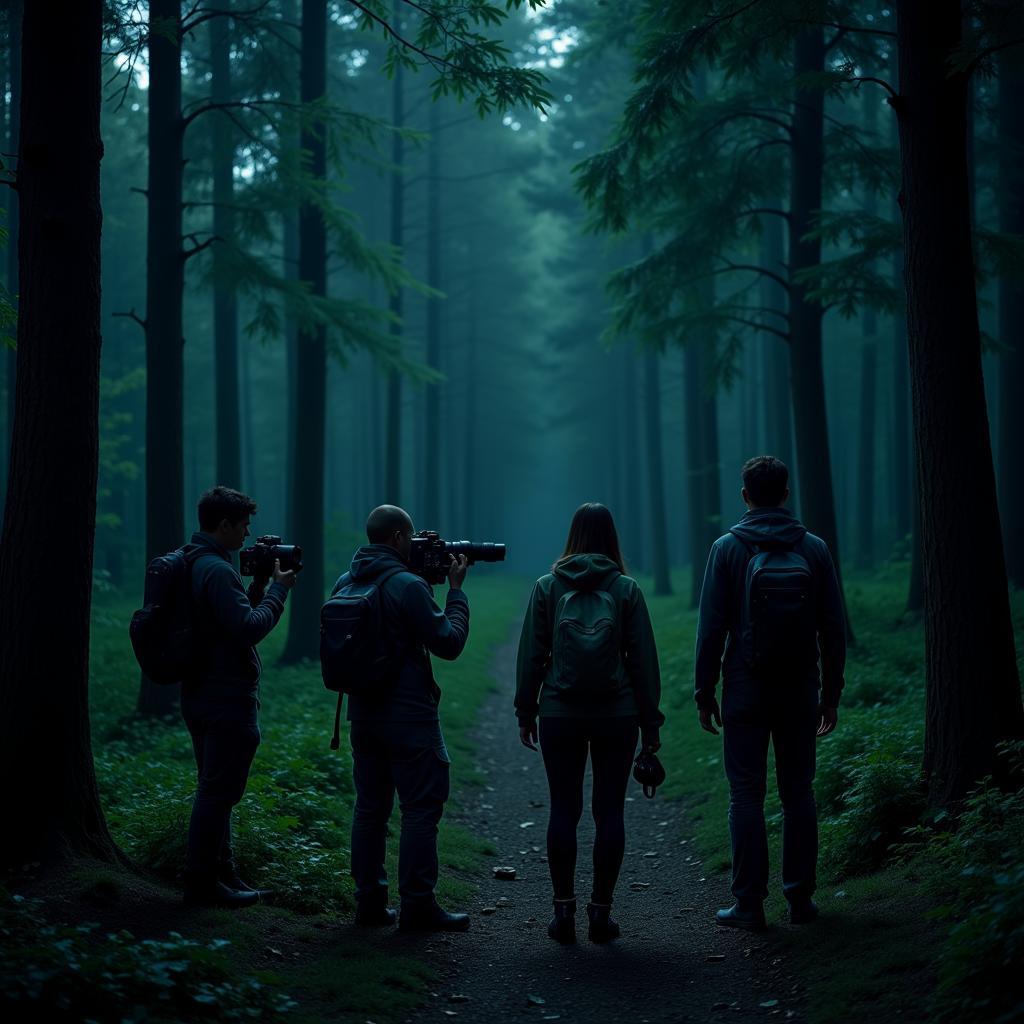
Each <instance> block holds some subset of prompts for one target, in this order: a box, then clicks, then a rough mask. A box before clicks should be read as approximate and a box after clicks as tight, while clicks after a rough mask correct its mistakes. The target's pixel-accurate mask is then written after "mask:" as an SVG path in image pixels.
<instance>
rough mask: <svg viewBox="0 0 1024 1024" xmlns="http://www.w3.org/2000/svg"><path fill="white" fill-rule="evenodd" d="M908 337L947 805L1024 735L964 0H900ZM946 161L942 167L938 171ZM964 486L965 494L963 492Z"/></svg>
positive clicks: (933, 711)
mask: <svg viewBox="0 0 1024 1024" xmlns="http://www.w3.org/2000/svg"><path fill="white" fill-rule="evenodd" d="M897 11H898V26H897V33H898V39H897V46H898V50H899V69H900V89H899V92H900V95H899V96H898V97H897V98H896V99H895V101H894V105H895V107H896V111H897V114H898V115H899V130H900V150H901V154H902V171H903V190H902V194H903V214H904V218H903V227H904V231H903V237H904V249H905V253H906V282H907V337H908V342H909V350H910V382H911V393H912V401H913V416H914V439H915V450H916V453H917V484H918V494H919V496H920V509H921V540H922V551H923V554H924V586H925V709H926V712H925V714H926V718H925V758H924V769H925V773H926V775H927V778H928V786H929V797H930V800H931V803H932V804H933V805H934V806H940V807H942V806H947V805H949V804H951V803H954V802H955V801H957V800H959V799H960V798H961V797H963V796H964V795H965V794H966V793H967V791H968V790H969V788H970V787H971V785H972V784H973V783H974V782H975V781H977V780H978V779H979V778H981V777H982V776H984V775H986V774H989V773H990V772H992V771H993V769H994V767H995V746H996V743H997V742H998V741H999V740H1002V739H1007V738H1019V737H1021V736H1024V708H1022V705H1021V694H1020V681H1019V678H1018V674H1017V663H1016V653H1015V650H1014V637H1013V625H1012V621H1011V618H1010V603H1009V596H1008V592H1007V580H1006V569H1005V564H1004V561H1003V543H1002V532H1001V530H1000V524H999V511H998V507H997V503H996V486H995V472H994V469H993V465H992V448H991V443H990V438H989V426H988V416H987V412H986V408H985V391H984V381H983V376H982V366H981V336H980V331H979V328H978V308H977V295H976V292H975V274H974V257H973V250H972V237H971V199H970V190H969V186H968V167H967V154H966V148H965V139H966V129H967V103H968V78H967V75H966V74H965V73H963V72H962V71H958V70H956V69H951V67H950V57H951V55H952V54H953V53H954V52H955V51H956V50H957V49H958V48H959V46H960V45H961V42H962V23H961V18H962V13H961V4H960V0H902V2H901V3H900V4H899V5H898V8H897ZM936 167H941V168H942V169H943V173H942V174H940V175H937V174H935V173H934V169H935V168H936ZM964 495H970V501H969V502H965V500H964Z"/></svg>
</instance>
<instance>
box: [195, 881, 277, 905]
mask: <svg viewBox="0 0 1024 1024" xmlns="http://www.w3.org/2000/svg"><path fill="white" fill-rule="evenodd" d="M259 901H260V894H259V893H258V892H256V891H255V890H252V891H250V892H238V891H237V890H236V889H229V888H228V887H227V886H226V885H224V883H223V882H213V883H212V884H210V885H194V884H193V885H186V886H185V895H184V896H183V897H182V903H183V904H184V905H185V906H186V907H223V908H224V909H225V910H242V909H243V908H244V907H251V906H252V905H253V904H254V903H259Z"/></svg>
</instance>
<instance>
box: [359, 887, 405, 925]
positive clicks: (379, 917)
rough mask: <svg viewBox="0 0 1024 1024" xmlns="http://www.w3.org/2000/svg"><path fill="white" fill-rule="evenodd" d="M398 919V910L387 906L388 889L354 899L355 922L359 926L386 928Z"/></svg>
mask: <svg viewBox="0 0 1024 1024" xmlns="http://www.w3.org/2000/svg"><path fill="white" fill-rule="evenodd" d="M397 920H398V911H396V910H392V909H391V907H389V906H388V891H387V889H384V890H382V891H381V892H380V893H379V894H375V895H373V896H364V897H363V898H362V899H360V900H356V918H355V923H356V926H357V927H359V928H386V927H387V926H388V925H392V924H394V923H395V922H396V921H397Z"/></svg>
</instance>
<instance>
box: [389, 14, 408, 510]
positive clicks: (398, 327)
mask: <svg viewBox="0 0 1024 1024" xmlns="http://www.w3.org/2000/svg"><path fill="white" fill-rule="evenodd" d="M401 9H402V3H401V0H394V4H393V7H392V24H394V25H398V24H399V23H400V21H401V13H402V11H401ZM404 120H405V84H404V82H403V71H402V66H401V65H399V66H398V67H397V69H396V70H395V80H394V83H393V89H392V104H391V122H392V124H393V125H394V127H395V128H401V127H402V122H403V121H404ZM404 159H405V145H404V140H403V139H402V136H401V135H400V134H399V133H398V132H397V131H396V132H395V133H394V134H393V136H392V141H391V239H390V241H391V244H392V246H394V248H395V249H396V250H401V248H402V245H403V242H404V231H403V229H404V227H405V203H404V200H405V179H404V177H403V174H402V162H403V161H404ZM388 308H389V309H390V311H391V315H392V316H393V317H394V318H395V320H394V322H393V323H392V325H391V333H392V335H394V338H395V344H396V345H397V346H399V347H401V344H402V312H403V296H402V289H401V288H396V289H395V291H394V292H392V294H391V300H390V302H389V303H388ZM386 405H387V411H386V413H385V415H386V417H387V423H386V426H385V432H386V442H385V451H384V500H385V501H386V502H388V503H390V504H392V505H398V504H399V503H400V502H401V500H402V498H401V493H402V377H401V375H400V374H399V373H398V372H397V371H395V370H392V371H391V373H390V374H389V375H388V389H387V399H386Z"/></svg>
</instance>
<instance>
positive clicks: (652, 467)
mask: <svg viewBox="0 0 1024 1024" xmlns="http://www.w3.org/2000/svg"><path fill="white" fill-rule="evenodd" d="M660 360H661V353H659V352H658V350H657V349H655V348H652V347H648V348H647V349H646V350H645V351H644V389H645V391H646V395H645V398H646V399H647V401H646V403H645V410H644V425H645V427H646V434H647V437H646V440H647V445H646V448H647V482H648V485H649V488H650V495H649V501H650V511H651V545H650V549H651V567H650V568H651V572H653V574H654V593H655V594H656V595H659V596H661V595H665V594H671V593H672V578H671V576H670V574H669V566H668V522H667V520H666V517H665V463H664V461H663V457H662V452H661V435H662V423H661V373H660V369H661V368H660V365H659V363H660Z"/></svg>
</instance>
